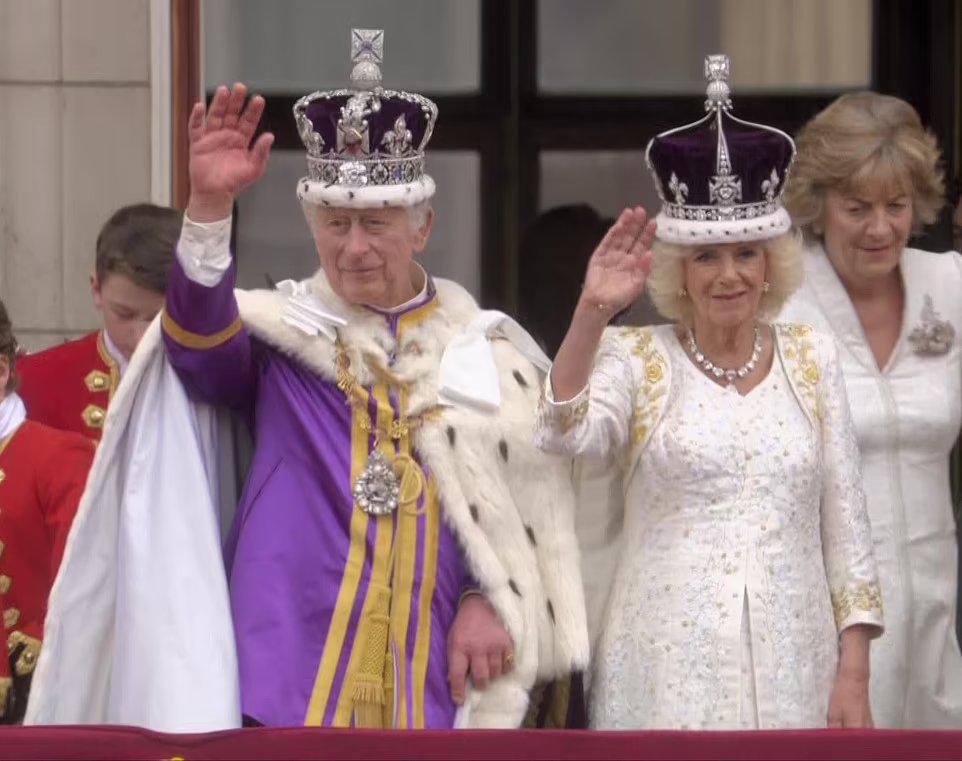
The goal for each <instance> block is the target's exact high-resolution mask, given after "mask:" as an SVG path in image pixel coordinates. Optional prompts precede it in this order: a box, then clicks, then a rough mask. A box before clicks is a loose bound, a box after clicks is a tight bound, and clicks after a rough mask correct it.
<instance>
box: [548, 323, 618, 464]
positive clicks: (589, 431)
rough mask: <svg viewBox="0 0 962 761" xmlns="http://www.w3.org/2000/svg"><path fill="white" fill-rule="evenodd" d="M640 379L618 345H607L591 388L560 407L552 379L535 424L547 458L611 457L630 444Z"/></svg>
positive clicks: (603, 345) (598, 359)
mask: <svg viewBox="0 0 962 761" xmlns="http://www.w3.org/2000/svg"><path fill="white" fill-rule="evenodd" d="M633 393H634V379H633V376H632V371H631V363H630V362H629V360H628V357H627V356H625V354H624V352H623V351H622V350H621V347H620V346H619V345H618V343H617V341H615V340H612V339H609V338H605V339H602V342H601V346H600V348H599V349H598V356H597V357H596V358H595V364H594V368H593V369H592V371H591V377H590V379H589V381H588V385H587V386H585V387H584V388H583V389H582V390H581V391H579V392H578V393H577V394H576V395H575V396H574V397H573V398H571V399H569V400H567V401H564V402H556V401H555V400H554V395H553V393H552V388H551V373H548V377H547V378H545V385H544V390H543V393H542V397H541V403H540V405H539V406H538V416H537V419H536V422H535V442H536V443H537V445H538V446H539V447H540V448H541V449H543V450H544V451H546V452H553V453H556V454H565V455H568V456H572V457H573V456H577V455H591V456H594V457H607V456H608V455H609V454H611V453H614V452H618V451H620V450H621V449H622V448H623V447H624V446H625V445H626V444H627V442H628V439H629V435H630V427H631V417H632V399H633Z"/></svg>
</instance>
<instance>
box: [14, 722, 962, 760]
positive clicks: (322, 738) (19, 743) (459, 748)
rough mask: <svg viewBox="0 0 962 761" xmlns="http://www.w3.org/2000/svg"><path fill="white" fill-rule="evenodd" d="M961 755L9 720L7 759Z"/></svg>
mask: <svg viewBox="0 0 962 761" xmlns="http://www.w3.org/2000/svg"><path fill="white" fill-rule="evenodd" d="M25 758H29V759H54V758H56V759H121V758H122V759H151V761H157V760H158V759H184V760H185V761H199V760H200V759H274V758H276V759H281V758H285V759H287V758H304V759H334V758H350V759H365V758H372V759H378V760H379V761H388V760H389V759H447V758H457V759H514V758H525V759H656V758H657V759H661V758H666V759H676V758H677V759H683V758H684V759H710V758H737V759H797V758H806V759H869V758H872V759H952V758H958V759H962V731H959V732H956V731H951V732H949V731H921V730H919V731H916V730H829V729H822V730H799V731H795V730H782V731H762V732H583V731H577V732H576V731H547V730H515V731H500V730H488V731H484V730H461V731H450V730H449V731H421V732H385V731H375V730H339V729H314V728H312V729H302V728H290V729H269V728H263V729H241V730H234V731H230V732H213V733H210V734H197V735H167V734H160V733H158V732H148V731H147V730H143V729H135V728H131V727H109V726H85V727H0V759H25Z"/></svg>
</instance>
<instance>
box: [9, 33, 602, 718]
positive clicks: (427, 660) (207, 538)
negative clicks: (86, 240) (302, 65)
mask: <svg viewBox="0 0 962 761" xmlns="http://www.w3.org/2000/svg"><path fill="white" fill-rule="evenodd" d="M382 54H383V33H382V32H380V31H369V30H354V31H353V33H352V58H353V71H352V74H351V85H350V87H348V88H345V89H340V90H333V91H326V92H314V93H311V94H310V95H308V96H306V97H304V98H302V99H300V100H299V101H298V102H297V103H296V105H295V107H294V118H295V120H296V124H297V128H298V131H299V134H300V136H301V138H302V140H303V142H304V145H305V147H306V149H307V165H308V172H307V176H305V177H304V178H302V179H301V180H300V181H299V182H298V183H297V188H296V191H297V196H298V198H299V200H300V202H301V204H302V206H303V209H304V214H305V217H306V219H307V223H308V225H309V227H310V229H311V232H312V235H313V239H314V243H315V247H316V250H317V255H318V257H319V259H320V265H321V267H320V270H319V271H318V273H317V274H316V275H315V276H314V277H313V278H311V279H309V280H306V281H303V282H292V281H285V282H282V283H280V284H279V285H278V287H277V288H276V289H275V290H272V291H261V292H243V291H235V289H234V282H235V265H234V260H233V257H232V255H231V252H230V250H229V245H228V242H229V240H230V229H231V209H232V206H233V203H234V200H235V198H236V197H237V195H238V193H240V192H241V191H242V190H243V189H244V188H245V187H247V186H249V185H250V184H251V183H253V182H255V181H256V180H257V179H258V178H259V177H260V176H261V175H262V173H263V172H264V169H265V166H266V163H267V160H268V154H269V152H270V147H271V143H272V139H273V138H272V136H271V135H269V134H263V135H261V136H259V137H257V138H256V139H254V133H255V129H256V127H257V124H258V121H259V119H260V116H261V113H262V111H263V108H264V100H263V98H261V97H259V96H255V97H252V98H250V99H249V100H248V99H247V93H246V89H245V88H244V86H243V85H240V84H238V85H234V87H233V88H232V89H230V90H229V91H228V89H227V88H226V87H221V88H219V89H218V90H217V92H216V93H215V95H214V97H213V100H212V101H211V103H210V106H209V107H208V108H207V109H206V110H205V108H204V106H203V105H202V104H197V105H196V106H195V108H194V111H193V113H192V115H191V118H190V124H189V133H190V145H191V148H190V179H191V195H190V201H189V204H188V207H187V211H186V217H185V220H184V227H183V231H182V234H181V238H180V241H179V243H178V246H177V261H176V262H175V264H174V268H173V271H172V273H171V276H170V284H169V288H168V291H167V301H166V307H165V310H164V312H163V314H162V318H161V320H160V324H159V325H157V324H155V325H154V326H153V328H152V330H151V331H150V332H149V333H148V335H147V336H146V337H145V339H144V344H143V345H142V347H141V349H140V350H139V351H138V353H137V355H136V357H135V360H134V361H133V362H132V365H131V367H130V369H129V371H128V375H127V376H125V378H124V383H123V384H122V387H121V388H120V389H119V390H118V394H117V398H116V399H115V401H114V405H113V406H112V407H111V413H110V416H109V418H110V419H109V420H108V423H107V428H106V430H105V436H104V440H103V442H102V444H101V447H100V450H99V452H98V460H97V464H96V465H95V467H94V470H95V472H94V474H93V476H92V478H91V483H90V486H89V487H88V490H87V494H86V495H85V497H84V500H83V502H82V504H81V508H80V512H79V515H78V518H77V522H76V524H75V528H74V532H73V534H72V536H71V543H70V546H69V547H68V549H67V554H66V559H65V565H64V571H63V573H61V576H60V578H59V580H58V583H57V585H56V587H55V589H54V592H53V594H52V598H51V603H50V605H51V608H50V610H51V612H50V615H49V617H48V621H47V639H46V644H45V650H44V652H43V653H42V654H41V657H40V663H39V667H38V673H37V676H36V679H35V682H34V693H33V698H32V702H31V705H30V708H29V715H28V717H27V718H28V721H33V722H41V723H80V722H103V723H126V724H137V725H142V726H148V727H152V728H155V729H161V730H168V731H171V730H174V731H190V730H198V729H214V728H221V727H226V726H237V725H240V724H241V722H242V721H243V722H245V723H250V724H264V725H274V726H276V725H299V724H308V725H322V726H338V727H398V728H423V727H427V728H445V727H452V726H455V725H458V726H462V725H463V726H495V727H515V726H519V725H521V724H522V722H523V721H524V720H525V717H526V715H538V716H541V717H545V716H551V717H557V718H558V721H557V723H559V724H568V723H576V722H577V721H579V717H581V716H582V714H583V709H582V707H581V704H580V702H579V700H578V699H577V698H578V695H579V685H580V681H579V676H578V675H579V673H580V671H581V670H583V669H584V668H585V666H586V665H587V657H588V652H587V651H588V646H587V631H586V625H585V616H584V601H583V598H582V592H581V583H580V578H579V573H578V562H577V549H576V542H575V538H574V531H573V505H574V500H573V496H572V494H571V492H570V491H569V489H570V486H569V484H570V479H569V478H568V474H569V472H570V463H569V462H568V461H567V460H565V459H563V458H559V457H556V456H551V455H545V454H543V453H541V452H540V451H539V450H537V449H536V448H535V447H534V445H533V430H534V411H535V408H536V404H537V400H538V396H539V389H540V386H541V384H542V381H543V375H544V371H545V369H546V367H547V362H546V360H545V358H544V356H543V355H542V354H541V352H540V351H539V349H538V347H537V345H536V344H535V343H534V341H533V340H532V339H531V338H530V337H529V336H528V335H527V334H526V333H525V332H524V331H523V330H522V329H521V328H520V327H519V326H518V325H517V324H516V323H514V322H513V321H512V320H511V319H510V318H508V317H507V316H506V315H503V314H501V313H498V312H491V311H481V310H479V308H478V306H477V304H476V303H475V301H474V299H473V298H472V297H471V296H470V295H469V294H468V293H467V292H466V291H465V290H464V289H463V288H461V287H460V286H458V285H457V284H455V283H453V282H449V281H445V280H441V279H436V278H433V277H432V276H431V275H430V274H429V273H427V272H425V271H424V270H423V269H422V268H421V267H420V266H419V265H418V264H417V262H416V261H415V256H416V255H417V253H418V252H420V251H422V250H423V249H424V247H425V245H426V243H427V241H428V237H429V236H430V233H431V226H432V223H433V219H434V212H433V210H432V209H431V206H430V199H431V196H432V195H433V194H434V191H435V186H434V181H433V180H432V179H431V177H430V176H428V175H427V174H426V173H425V166H424V160H425V159H424V150H425V146H426V145H427V143H428V141H429V139H430V137H431V132H432V129H433V127H434V123H435V120H436V118H437V109H436V107H435V105H434V103H432V102H431V101H430V100H428V99H427V98H425V97H422V96H420V95H416V94H411V93H407V92H403V91H396V90H390V89H385V88H384V87H383V86H382V83H381V73H380V64H381V62H382ZM228 409H231V410H234V411H239V412H240V413H241V415H242V416H243V417H244V418H245V419H246V420H248V421H249V424H250V428H251V433H252V435H253V441H254V450H253V460H252V463H251V465H250V468H249V471H248V472H247V474H246V476H245V477H244V479H243V490H242V493H241V495H240V498H239V503H236V502H235V504H236V505H237V506H236V512H235V513H234V514H233V515H229V514H226V513H229V512H231V511H230V510H227V511H226V513H225V506H227V507H229V506H230V503H231V499H230V497H231V496H232V488H231V487H232V483H231V482H230V481H231V479H230V478H229V477H228V476H229V475H230V473H231V470H230V468H229V467H227V466H226V465H225V461H226V460H227V459H229V458H230V455H231V454H232V450H231V448H230V447H225V446H223V445H222V444H223V442H222V441H221V439H220V438H219V436H218V431H220V430H222V429H223V423H224V421H225V417H224V413H225V410H228ZM221 526H224V527H225V530H226V540H225V542H224V547H225V549H224V551H223V559H222V558H221V537H220V532H219V528H220V527H221ZM92 558H93V559H92ZM225 565H226V571H227V572H226V575H225V574H224V566H225ZM78 631H80V632H82V633H81V634H80V635H79V636H78V634H77V632H78ZM559 683H562V684H563V687H562V688H558V686H557V685H558V684H559ZM532 695H536V696H538V699H537V700H533V699H532V697H531V696H532ZM569 696H570V698H571V699H569ZM532 709H536V710H532Z"/></svg>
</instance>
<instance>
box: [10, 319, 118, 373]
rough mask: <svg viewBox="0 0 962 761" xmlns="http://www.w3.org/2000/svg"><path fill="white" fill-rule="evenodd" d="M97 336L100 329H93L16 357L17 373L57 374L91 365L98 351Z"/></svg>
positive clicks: (95, 360) (94, 361) (95, 359)
mask: <svg viewBox="0 0 962 761" xmlns="http://www.w3.org/2000/svg"><path fill="white" fill-rule="evenodd" d="M99 336H100V331H97V330H95V331H94V332H92V333H88V334H87V335H85V336H81V337H80V338H77V339H74V340H73V341H67V342H66V343H62V344H58V345H56V346H51V347H50V348H49V349H44V350H43V351H38V352H35V353H32V354H26V355H24V356H22V357H20V358H19V359H17V373H18V374H19V375H21V376H27V375H31V376H32V375H59V374H60V373H62V372H64V371H67V370H69V369H70V368H74V367H77V366H79V365H84V366H86V365H87V364H90V366H91V367H93V364H95V363H96V362H97V358H98V356H99V353H100V352H99V349H98V346H97V343H98V340H99ZM87 369H90V368H87Z"/></svg>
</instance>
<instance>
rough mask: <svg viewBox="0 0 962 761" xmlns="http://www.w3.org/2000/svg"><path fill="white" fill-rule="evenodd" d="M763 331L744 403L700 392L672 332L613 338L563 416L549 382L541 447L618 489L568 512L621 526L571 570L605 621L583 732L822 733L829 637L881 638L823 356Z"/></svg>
mask: <svg viewBox="0 0 962 761" xmlns="http://www.w3.org/2000/svg"><path fill="white" fill-rule="evenodd" d="M774 334H775V357H774V359H773V363H772V368H771V370H770V372H769V373H768V374H767V375H766V377H765V379H764V380H763V381H762V382H761V383H760V384H759V385H758V386H757V387H756V388H754V389H753V390H752V391H751V392H750V393H749V394H747V395H746V396H740V395H739V394H738V392H737V391H736V390H735V389H734V388H733V387H729V388H725V387H723V386H720V385H718V384H716V383H715V382H714V381H712V380H710V379H709V378H707V377H706V376H705V375H704V374H703V373H702V372H701V370H699V369H698V368H697V367H696V366H695V365H694V364H693V363H692V362H691V361H690V359H689V358H688V356H687V355H686V353H685V350H684V349H683V347H682V346H681V344H680V342H679V340H678V338H677V336H676V334H675V328H674V327H673V326H660V327H656V328H609V329H608V330H607V331H606V332H605V337H604V338H603V340H602V343H601V347H600V349H599V352H598V356H597V358H596V361H595V365H594V369H593V371H592V374H591V377H590V381H589V384H588V386H587V387H586V388H585V389H584V390H583V391H582V392H581V393H579V394H578V395H577V396H576V397H574V398H573V399H571V400H569V401H567V402H561V403H556V402H554V401H553V399H552V394H551V388H550V379H549V381H548V383H547V384H546V388H545V393H544V397H543V399H542V403H541V405H540V410H539V416H538V423H537V426H536V437H537V440H538V443H539V445H540V446H541V447H542V448H544V449H546V450H548V451H551V452H560V453H565V454H568V455H572V456H577V457H580V458H585V460H586V461H588V462H591V461H592V458H605V457H608V458H611V459H612V460H613V461H614V462H615V463H617V467H618V470H620V473H618V474H617V476H618V477H617V478H615V479H614V480H613V483H617V482H618V481H619V480H620V481H621V482H622V483H623V488H624V491H623V495H624V498H623V499H622V500H605V499H596V500H592V501H590V502H586V501H583V502H582V503H581V504H580V505H579V510H580V511H582V513H583V514H582V520H581V521H580V523H581V524H582V525H588V524H594V525H605V526H618V525H619V523H621V524H622V526H621V529H620V533H621V536H620V538H619V540H618V541H617V542H610V546H611V547H613V548H614V549H612V550H610V551H611V552H616V553H617V554H618V556H617V560H616V561H615V562H614V563H605V562H597V563H594V564H593V565H594V568H590V567H589V568H586V569H585V570H586V572H587V574H586V575H587V578H586V580H585V583H586V585H588V588H589V590H591V595H592V596H593V597H594V598H596V599H595V600H594V602H593V604H592V606H591V609H593V610H597V611H601V616H602V620H601V625H600V627H599V629H600V634H599V636H598V644H597V648H596V652H595V653H594V659H593V674H592V689H591V696H590V719H591V724H592V726H594V727H597V728H612V729H615V728H617V729H621V728H624V729H628V728H635V729H637V728H677V729H738V728H753V727H763V728H769V727H816V726H825V724H826V720H827V710H828V702H829V695H830V692H831V688H832V685H833V682H834V677H835V672H836V665H837V661H838V633H839V632H840V631H841V630H842V629H844V628H846V627H848V626H852V625H854V624H869V625H872V626H873V627H874V629H873V631H874V632H877V631H880V629H881V625H882V611H881V600H880V595H879V587H878V580H877V576H876V569H875V560H874V557H873V554H872V543H871V537H870V532H869V523H868V516H867V513H866V509H865V500H864V496H863V492H862V484H861V476H860V472H859V463H858V451H857V447H856V442H855V435H854V430H853V428H852V423H851V418H850V414H849V409H848V402H847V400H846V397H845V390H844V387H843V385H842V379H841V373H840V369H839V365H838V360H837V357H836V353H835V349H834V345H833V343H832V341H831V339H830V338H829V339H826V338H825V337H823V336H821V335H819V334H817V333H815V332H814V331H812V330H811V329H809V328H807V327H804V326H799V325H777V326H776V327H775V330H774ZM576 472H577V471H576ZM583 493H584V492H583ZM611 505H614V509H615V510H616V511H618V510H620V511H623V514H622V515H614V516H613V515H610V514H605V512H606V510H609V509H610V506H611ZM586 557H591V549H590V548H589V549H588V551H586ZM603 560H604V559H603V558H599V561H603ZM606 567H613V569H614V573H613V574H612V576H611V578H610V579H599V578H598V574H604V573H605V571H604V569H605V568H606ZM608 589H610V595H607V600H606V604H599V602H598V600H597V597H598V596H599V592H600V591H601V590H608Z"/></svg>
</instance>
